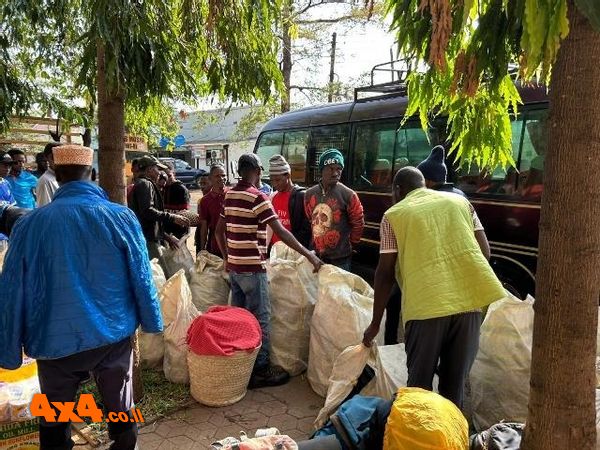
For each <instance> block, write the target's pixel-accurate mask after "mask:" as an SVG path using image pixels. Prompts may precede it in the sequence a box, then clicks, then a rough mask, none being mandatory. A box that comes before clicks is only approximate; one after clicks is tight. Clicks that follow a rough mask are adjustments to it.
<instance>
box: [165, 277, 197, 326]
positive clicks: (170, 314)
mask: <svg viewBox="0 0 600 450" xmlns="http://www.w3.org/2000/svg"><path fill="white" fill-rule="evenodd" d="M159 297H160V299H159V300H160V310H161V312H162V319H163V326H164V328H165V329H166V328H167V327H168V326H169V325H170V324H171V322H173V321H174V320H175V316H177V305H178V304H179V302H180V299H183V298H189V299H191V298H192V291H191V290H190V285H189V284H188V281H187V278H186V277H185V272H184V271H183V269H182V270H180V271H179V272H177V273H176V274H175V275H173V276H172V277H171V278H169V279H168V280H167V282H166V283H165V284H164V286H163V287H162V289H161V290H160V293H159ZM190 301H191V300H190Z"/></svg>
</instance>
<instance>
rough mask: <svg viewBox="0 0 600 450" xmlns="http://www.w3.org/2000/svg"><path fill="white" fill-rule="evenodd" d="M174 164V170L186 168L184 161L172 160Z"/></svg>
mask: <svg viewBox="0 0 600 450" xmlns="http://www.w3.org/2000/svg"><path fill="white" fill-rule="evenodd" d="M174 162H175V169H176V170H185V169H186V168H187V166H188V165H187V163H186V162H185V161H182V160H180V159H176V160H174Z"/></svg>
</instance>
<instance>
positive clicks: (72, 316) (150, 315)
mask: <svg viewBox="0 0 600 450" xmlns="http://www.w3.org/2000/svg"><path fill="white" fill-rule="evenodd" d="M140 324H141V325H142V328H143V330H144V331H146V332H148V333H157V332H160V331H162V319H161V315H160V304H159V302H158V295H157V292H156V288H155V286H154V282H153V279H152V270H151V268H150V262H149V259H148V252H147V250H146V244H145V240H144V236H143V235H142V229H141V227H140V224H139V222H138V220H137V219H136V217H135V215H134V214H133V212H131V211H130V210H129V209H128V208H126V207H125V206H122V205H118V204H116V203H111V202H110V201H109V200H108V198H107V196H106V193H105V192H104V191H103V190H102V189H101V188H99V187H97V186H96V185H94V184H92V183H89V182H83V181H75V182H71V183H67V184H65V185H63V186H61V187H60V188H59V189H58V191H56V193H55V195H54V200H53V201H52V203H50V204H49V205H46V206H44V207H42V208H39V209H36V210H34V211H32V212H31V213H30V214H28V215H26V216H24V217H22V218H21V219H20V220H19V221H18V222H17V224H16V225H15V228H14V229H13V231H12V234H11V244H10V246H9V249H8V252H7V254H6V258H5V260H4V272H3V273H2V275H0V367H4V368H7V369H14V368H17V367H19V366H20V365H21V362H22V361H21V351H22V346H23V347H24V350H25V353H26V354H27V355H28V356H30V357H32V358H36V359H56V358H61V357H63V356H68V355H71V354H74V353H78V352H82V351H84V350H90V349H93V348H97V347H101V346H104V345H108V344H111V343H114V342H118V341H120V340H122V339H124V338H126V337H128V336H131V335H132V334H133V333H134V332H135V330H136V328H137V327H138V325H140Z"/></svg>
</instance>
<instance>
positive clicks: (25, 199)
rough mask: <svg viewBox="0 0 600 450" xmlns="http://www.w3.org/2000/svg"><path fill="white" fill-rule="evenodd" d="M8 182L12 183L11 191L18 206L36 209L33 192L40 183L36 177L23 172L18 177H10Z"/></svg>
mask: <svg viewBox="0 0 600 450" xmlns="http://www.w3.org/2000/svg"><path fill="white" fill-rule="evenodd" d="M7 180H8V182H9V183H10V190H11V192H12V194H13V196H14V197H15V200H16V201H17V206H18V207H19V208H30V209H33V208H35V197H34V196H33V190H34V189H35V186H36V185H37V181H38V179H37V178H36V177H35V175H32V174H31V173H29V172H27V171H26V170H23V171H21V173H20V174H19V176H18V177H15V176H14V175H9V176H8V178H7Z"/></svg>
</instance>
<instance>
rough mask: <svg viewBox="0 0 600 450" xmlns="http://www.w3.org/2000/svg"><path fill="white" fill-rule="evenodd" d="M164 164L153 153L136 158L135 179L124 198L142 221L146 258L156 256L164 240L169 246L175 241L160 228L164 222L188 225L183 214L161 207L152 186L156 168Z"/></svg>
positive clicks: (158, 255)
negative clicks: (136, 172)
mask: <svg viewBox="0 0 600 450" xmlns="http://www.w3.org/2000/svg"><path fill="white" fill-rule="evenodd" d="M165 167H166V166H165V165H163V164H161V163H160V162H159V161H158V159H156V158H155V157H153V156H142V157H141V158H139V160H138V169H139V171H140V175H139V176H138V178H137V179H136V180H135V184H134V186H133V189H132V190H131V192H130V194H129V198H128V199H127V203H128V205H129V207H130V208H131V209H132V210H133V212H134V213H135V215H136V216H137V218H138V220H139V221H140V224H141V225H142V231H143V233H144V237H145V238H146V245H147V247H148V254H149V255H150V258H159V259H160V251H159V247H160V246H161V245H164V243H165V241H166V242H168V243H169V245H170V246H171V247H173V248H175V247H177V245H178V241H177V239H176V238H175V237H173V236H171V235H169V234H167V233H165V232H164V227H165V225H167V224H176V225H179V226H181V227H187V226H189V221H188V219H186V218H185V217H183V216H180V215H178V214H173V213H169V212H166V211H165V208H164V203H163V198H162V195H161V194H160V192H159V190H158V187H157V186H156V182H157V181H158V177H159V176H160V173H161V172H160V170H161V169H164V168H165Z"/></svg>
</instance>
